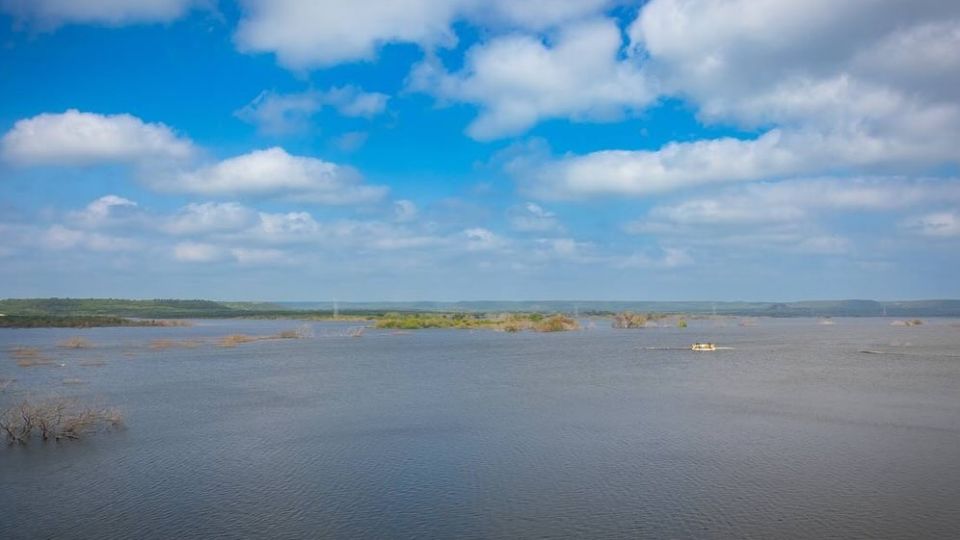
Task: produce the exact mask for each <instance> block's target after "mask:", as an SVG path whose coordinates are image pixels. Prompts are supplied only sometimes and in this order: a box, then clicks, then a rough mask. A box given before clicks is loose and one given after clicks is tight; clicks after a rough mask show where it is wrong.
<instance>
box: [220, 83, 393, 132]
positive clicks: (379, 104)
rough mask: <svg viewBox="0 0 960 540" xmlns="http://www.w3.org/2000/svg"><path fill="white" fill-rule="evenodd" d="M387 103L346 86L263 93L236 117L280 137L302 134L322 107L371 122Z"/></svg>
mask: <svg viewBox="0 0 960 540" xmlns="http://www.w3.org/2000/svg"><path fill="white" fill-rule="evenodd" d="M388 100H389V96H387V95H386V94H382V93H379V92H365V91H363V90H362V89H360V88H357V87H355V86H349V85H348V86H341V87H334V88H331V89H329V90H327V91H324V92H319V91H307V92H301V93H294V94H278V93H276V92H271V91H264V92H261V93H260V95H258V96H257V97H256V98H254V100H253V101H251V102H250V103H249V104H247V105H246V106H244V107H243V108H242V109H240V110H238V111H237V112H236V115H237V117H238V118H240V119H241V120H243V121H245V122H249V123H251V124H256V125H257V127H258V128H259V129H260V131H261V132H262V133H267V134H271V135H282V134H287V133H295V132H299V131H304V130H306V129H307V128H308V127H309V125H310V118H311V117H312V116H313V115H315V114H316V113H317V112H319V111H320V110H321V109H322V108H323V107H332V108H334V109H336V110H337V111H338V112H340V114H342V115H344V116H352V117H362V118H373V117H374V116H377V115H379V114H381V113H382V112H383V111H384V110H386V107H387V101H388Z"/></svg>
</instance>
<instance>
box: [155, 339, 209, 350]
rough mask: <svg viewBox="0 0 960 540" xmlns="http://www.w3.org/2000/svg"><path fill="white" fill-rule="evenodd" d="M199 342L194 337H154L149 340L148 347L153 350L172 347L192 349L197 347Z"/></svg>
mask: <svg viewBox="0 0 960 540" xmlns="http://www.w3.org/2000/svg"><path fill="white" fill-rule="evenodd" d="M200 343H201V342H200V341H199V340H196V339H154V340H153V341H151V342H150V348H151V349H153V350H155V351H162V350H165V349H174V348H184V349H192V348H194V347H199V346H200Z"/></svg>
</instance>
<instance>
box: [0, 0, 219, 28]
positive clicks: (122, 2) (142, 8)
mask: <svg viewBox="0 0 960 540" xmlns="http://www.w3.org/2000/svg"><path fill="white" fill-rule="evenodd" d="M207 4H209V0H0V10H2V11H5V12H7V13H10V14H12V15H14V16H16V17H19V18H22V19H27V20H30V21H32V22H35V23H37V24H39V25H41V26H44V27H47V28H54V27H57V26H60V25H63V24H70V23H92V24H104V25H108V26H122V25H127V24H136V23H153V22H169V21H172V20H175V19H178V18H180V17H182V16H183V15H184V14H186V13H187V12H188V11H189V10H190V9H192V8H194V7H198V6H206V5H207Z"/></svg>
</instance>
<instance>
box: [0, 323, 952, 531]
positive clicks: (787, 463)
mask: <svg viewBox="0 0 960 540" xmlns="http://www.w3.org/2000/svg"><path fill="white" fill-rule="evenodd" d="M835 323H836V324H833V325H821V324H817V321H816V320H813V319H789V320H773V319H759V320H757V321H756V324H755V325H748V326H740V325H738V324H736V321H731V320H725V321H710V320H705V321H704V320H701V321H693V322H692V323H691V326H690V328H687V329H679V328H656V329H644V330H612V329H609V328H607V327H606V326H607V324H608V323H605V322H602V321H601V322H597V323H596V325H595V327H593V328H590V329H587V330H584V331H581V332H570V333H559V334H533V333H523V334H505V333H497V332H488V331H477V332H471V331H457V330H428V331H419V332H415V333H401V334H393V333H390V332H381V331H367V333H366V334H365V335H364V336H363V337H361V338H350V337H346V336H344V335H343V333H344V332H343V330H344V329H345V327H346V326H349V325H348V324H346V325H338V324H335V323H326V324H321V323H309V324H310V326H311V328H312V329H313V334H314V337H312V338H307V339H299V340H277V341H262V342H256V343H248V344H244V345H240V346H238V347H236V348H221V347H218V346H216V345H214V343H215V340H216V338H217V337H219V336H223V335H226V334H230V333H235V332H244V333H248V334H259V335H262V334H271V333H274V332H277V331H280V330H287V329H290V328H294V327H296V326H297V325H298V324H300V323H293V322H290V321H198V323H197V325H196V326H194V327H192V328H119V329H91V330H71V329H43V330H0V378H5V379H9V378H14V379H16V382H14V383H13V384H11V385H10V386H9V387H8V388H7V390H6V391H5V392H3V393H0V402H3V403H10V402H12V401H16V400H17V399H20V398H22V397H23V396H25V395H50V394H59V395H67V396H76V397H77V398H78V399H83V400H88V401H95V402H97V403H104V404H109V405H114V406H117V407H119V408H120V409H121V410H122V411H123V412H124V414H125V417H126V421H127V425H128V427H127V429H125V430H124V431H120V432H112V433H103V434H96V435H93V436H91V437H89V438H87V439H85V440H83V441H79V442H72V443H65V444H46V445H42V444H34V445H31V446H30V447H26V448H21V447H9V448H0V478H2V484H3V489H2V490H0V514H2V516H3V519H2V520H0V538H48V537H49V538H53V537H56V538H210V537H270V538H276V539H280V538H304V537H350V538H355V537H368V538H385V537H399V538H410V537H429V538H452V537H459V538H516V537H591V538H621V537H655V538H664V537H671V538H693V537H696V538H727V537H744V538H747V537H753V538H770V537H808V538H826V537H843V538H851V537H871V538H905V537H940V538H947V537H954V536H955V534H956V531H957V530H960V505H958V504H957V501H958V500H960V327H958V326H957V322H956V321H952V320H929V321H928V322H927V324H925V325H923V326H920V327H914V328H898V327H891V326H890V320H885V319H860V320H858V319H836V320H835ZM77 335H79V336H83V337H86V338H87V339H89V340H90V341H91V342H93V344H94V347H91V348H89V349H79V350H72V349H71V350H65V349H59V348H57V347H56V346H55V344H56V343H57V342H58V341H60V340H62V339H64V338H67V337H70V336H77ZM163 338H168V339H177V340H183V339H196V340H199V341H200V342H201V343H200V344H199V345H198V346H195V347H194V348H169V349H164V350H154V349H151V348H150V346H149V345H150V343H151V341H152V340H156V339H163ZM706 340H710V341H715V342H717V343H719V344H720V345H724V346H728V347H731V349H729V350H721V351H717V352H715V353H694V352H691V351H688V350H684V347H688V346H689V344H690V343H692V342H693V341H706ZM17 345H22V346H36V347H40V348H42V349H43V350H44V352H45V353H47V354H49V355H50V356H52V357H55V359H56V362H57V365H54V366H37V367H31V368H22V367H18V366H17V365H16V364H15V362H14V361H13V360H12V359H10V358H9V357H8V356H6V352H5V351H6V350H7V349H8V348H9V347H11V346H17ZM863 350H871V351H877V352H881V353H885V354H866V353H863V352H861V351H863ZM101 363H102V365H99V364H101ZM61 364H62V365H61ZM65 380H79V381H83V382H84V383H83V384H69V385H64V384H63V381H65ZM73 382H76V381H73Z"/></svg>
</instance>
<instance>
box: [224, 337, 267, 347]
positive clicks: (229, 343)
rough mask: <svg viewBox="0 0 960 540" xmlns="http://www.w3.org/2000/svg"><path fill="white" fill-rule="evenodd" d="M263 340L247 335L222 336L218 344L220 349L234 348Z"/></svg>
mask: <svg viewBox="0 0 960 540" xmlns="http://www.w3.org/2000/svg"><path fill="white" fill-rule="evenodd" d="M261 339H263V338H262V337H256V336H250V335H247V334H230V335H229V336H223V337H222V338H220V342H219V343H218V345H219V346H221V347H236V346H237V345H241V344H243V343H250V342H253V341H259V340H261Z"/></svg>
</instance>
